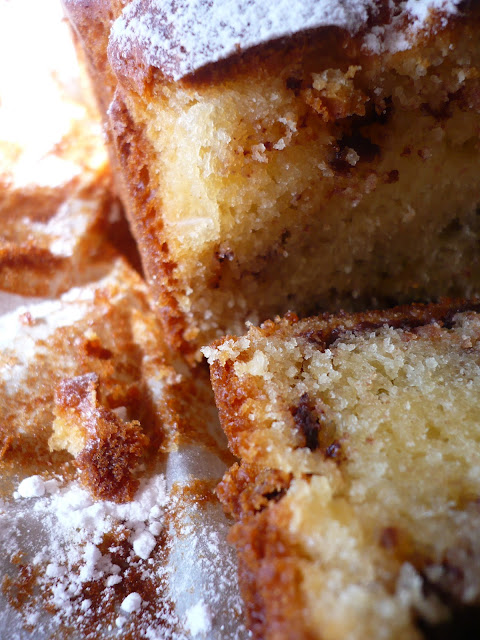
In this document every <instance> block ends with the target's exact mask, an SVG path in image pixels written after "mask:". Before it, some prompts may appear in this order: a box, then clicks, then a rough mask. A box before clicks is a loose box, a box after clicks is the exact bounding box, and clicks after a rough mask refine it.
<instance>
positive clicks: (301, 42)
mask: <svg viewBox="0 0 480 640" xmlns="http://www.w3.org/2000/svg"><path fill="white" fill-rule="evenodd" d="M65 6H66V9H67V13H68V15H69V17H70V19H71V21H72V23H73V25H74V28H75V29H76V31H77V34H78V36H79V39H80V41H81V42H82V43H83V46H84V49H85V52H86V55H87V56H88V57H89V65H90V69H91V72H92V77H93V78H94V81H95V83H96V87H97V93H98V95H99V97H100V101H101V104H102V105H104V109H105V110H106V113H105V117H106V121H107V128H108V130H109V136H110V141H111V144H112V148H113V149H114V155H115V158H116V163H117V166H118V170H119V172H120V173H121V182H122V184H123V198H124V201H125V204H126V207H127V212H128V216H129V219H130V223H131V226H132V229H133V232H134V235H135V237H136V240H137V242H138V245H139V248H140V252H141V255H142V259H143V265H144V268H145V272H146V275H147V279H148V281H149V283H150V285H151V287H152V289H153V291H154V294H155V296H156V299H157V301H158V309H159V312H160V314H161V316H162V317H163V319H164V326H165V329H166V331H167V334H168V336H169V340H170V343H171V344H172V345H174V346H175V347H176V348H179V349H182V350H184V351H187V352H188V351H190V352H191V351H195V349H197V348H198V346H199V345H201V344H206V343H208V342H209V341H210V340H211V339H212V338H213V337H214V336H215V335H221V334H223V333H225V332H234V333H239V332H242V331H243V330H244V322H245V320H247V319H249V320H252V321H262V320H264V319H266V318H268V317H273V315H274V314H275V313H285V312H286V311H287V310H292V309H293V310H295V311H296V312H298V313H301V314H305V313H307V312H312V310H334V309H337V308H339V307H343V308H350V309H354V308H357V309H359V310H361V309H363V308H366V307H371V306H372V305H373V306H378V305H380V306H384V305H388V306H390V305H391V304H392V303H401V302H402V301H403V302H410V301H412V300H422V299H424V300H427V299H428V300H431V299H434V298H437V297H438V296H442V295H447V294H448V295H471V294H472V293H477V292H478V291H479V284H480V281H479V276H480V265H479V261H478V251H477V247H478V233H477V232H478V229H477V227H478V216H477V213H476V211H477V207H478V205H479V203H480V186H479V180H478V167H479V160H480V150H479V136H478V132H479V125H480V113H479V112H480V105H479V99H478V96H479V87H480V84H479V82H480V80H479V69H480V39H479V37H478V34H479V25H480V17H479V16H480V9H479V3H478V2H477V1H476V0H475V1H473V2H469V3H459V2H457V1H456V0H448V1H444V0H424V1H423V0H422V1H420V2H403V1H402V2H400V1H398V0H396V1H394V2H390V3H387V2H375V1H373V0H356V1H355V2H352V3H342V2H337V1H332V2H330V1H328V2H327V0H322V1H321V2H306V3H305V2H294V3H293V4H292V2H290V1H287V0H282V1H280V2H275V3H262V2H238V1H236V2H220V0H219V1H214V2H209V3H203V2H201V1H200V0H198V1H196V2H183V1H182V2H177V1H175V2H173V0H172V1H169V0H134V1H132V2H129V3H125V2H114V1H113V0H111V1H109V0H95V1H93V2H92V1H91V0H88V2H87V1H86V0H80V1H79V0H65ZM107 104H108V108H105V105H107Z"/></svg>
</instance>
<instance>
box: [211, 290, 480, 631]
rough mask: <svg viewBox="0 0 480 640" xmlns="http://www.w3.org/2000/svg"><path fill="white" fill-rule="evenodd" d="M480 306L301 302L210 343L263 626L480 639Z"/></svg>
mask: <svg viewBox="0 0 480 640" xmlns="http://www.w3.org/2000/svg"><path fill="white" fill-rule="evenodd" d="M479 345H480V306H479V304H478V303H469V302H463V301H460V302H457V301H450V302H448V301H447V302H443V303H439V304H437V305H433V304H432V305H425V306H422V305H411V306H404V307H398V308H394V309H392V310H390V311H387V312H381V311H371V312H365V313H357V314H348V313H342V314H338V315H332V316H328V315H323V316H319V317H312V318H309V319H306V320H300V321H299V320H298V319H297V318H296V317H295V316H293V315H290V316H287V317H285V318H283V319H281V320H280V319H279V320H278V321H275V322H272V321H268V322H266V323H265V324H264V325H263V326H261V327H260V328H257V327H250V329H249V331H248V333H247V334H246V335H245V336H243V337H239V338H230V337H226V338H224V339H222V340H219V341H218V342H217V343H215V344H214V345H213V346H212V347H209V348H206V349H205V352H206V355H207V356H208V358H209V361H210V364H211V376H212V383H213V387H214V391H215V397H216V402H217V405H218V408H219V413H220V418H221V423H222V426H223V428H224V430H225V432H226V434H227V436H228V440H229V444H230V447H231V449H232V451H233V452H234V453H235V454H236V455H237V456H239V457H240V458H241V461H240V464H236V465H235V466H234V467H232V469H231V470H230V472H229V473H228V474H227V475H226V476H225V478H224V480H223V482H222V484H221V485H220V487H219V489H218V493H219V497H220V499H221V500H222V502H223V503H224V505H225V507H226V509H227V510H228V511H229V512H230V513H231V514H232V515H233V516H234V517H235V519H236V520H237V524H235V525H234V528H233V530H232V533H231V540H232V541H233V543H234V544H235V546H236V548H237V550H238V553H239V559H240V571H239V575H240V583H241V588H242V591H243V595H244V598H245V601H246V605H247V610H248V619H249V625H250V628H251V631H252V632H253V637H254V638H262V639H270V638H272V639H273V638H275V640H279V639H283V638H285V639H286V638H288V639H293V638H302V639H304V638H309V639H310V638H312V639H313V638H318V639H320V638H321V639H322V640H353V639H358V640H365V639H366V638H369V639H379V638H388V639H389V640H393V639H396V638H399V639H400V638H401V639H402V640H406V639H407V638H408V639H410V638H411V639H416V640H419V639H420V638H453V637H455V638H460V637H462V638H476V637H478V634H479V632H480V546H479V537H478V531H479V526H480V508H479V495H480V466H479V460H480V416H479V405H478V395H479V391H480V366H479V362H480V360H479Z"/></svg>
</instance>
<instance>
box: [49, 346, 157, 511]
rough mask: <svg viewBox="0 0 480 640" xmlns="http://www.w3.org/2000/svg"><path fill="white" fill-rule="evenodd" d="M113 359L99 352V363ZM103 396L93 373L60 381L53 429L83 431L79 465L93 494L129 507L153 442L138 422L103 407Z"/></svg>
mask: <svg viewBox="0 0 480 640" xmlns="http://www.w3.org/2000/svg"><path fill="white" fill-rule="evenodd" d="M112 355H113V354H112V353H111V352H110V351H109V350H108V349H107V350H106V349H101V350H97V353H96V357H98V358H100V359H109V358H111V357H112ZM99 392H100V384H99V378H98V376H97V375H96V374H93V373H90V374H85V375H83V376H77V377H75V378H67V379H65V380H62V381H61V382H60V384H59V385H58V386H57V389H56V391H55V409H54V413H55V423H54V429H56V428H61V429H62V431H64V432H67V433H69V432H73V433H75V432H79V433H78V437H79V439H81V440H82V441H83V442H82V448H81V450H80V451H79V452H78V453H77V455H76V462H77V465H78V468H79V469H80V472H81V478H82V482H83V483H84V484H85V486H86V487H87V488H88V489H89V491H90V492H91V493H92V495H93V496H95V497H96V498H100V499H103V500H113V501H115V502H126V501H128V500H131V499H132V498H133V496H134V494H135V492H136V490H137V488H138V484H139V482H138V479H137V478H136V477H135V475H134V474H135V470H136V466H137V465H138V463H139V462H140V460H141V458H142V456H143V455H144V453H145V452H146V448H147V446H148V444H149V438H148V437H147V436H146V435H145V434H144V433H143V430H142V428H141V425H140V422H139V421H138V420H132V421H130V422H126V421H124V420H122V419H120V418H119V417H118V416H117V415H116V414H115V413H114V412H113V411H112V410H110V409H108V408H106V407H105V406H103V405H102V401H101V398H100V397H99ZM55 425H57V426H55ZM68 437H69V436H68V435H67V438H68Z"/></svg>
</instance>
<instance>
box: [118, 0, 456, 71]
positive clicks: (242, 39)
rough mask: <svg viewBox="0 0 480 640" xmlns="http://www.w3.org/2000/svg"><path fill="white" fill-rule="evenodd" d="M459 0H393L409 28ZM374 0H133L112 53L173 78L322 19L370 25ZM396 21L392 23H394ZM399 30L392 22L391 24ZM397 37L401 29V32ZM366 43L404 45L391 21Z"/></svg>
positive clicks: (353, 26) (450, 9)
mask: <svg viewBox="0 0 480 640" xmlns="http://www.w3.org/2000/svg"><path fill="white" fill-rule="evenodd" d="M459 2H460V0H405V1H403V2H398V0H397V1H396V2H394V1H393V0H390V2H389V3H388V6H389V8H390V9H391V11H392V14H393V9H396V10H395V16H396V17H395V25H398V24H400V20H401V19H403V18H404V17H408V19H409V21H410V27H409V29H410V32H413V31H415V30H417V29H418V28H420V27H421V26H422V23H424V21H425V19H426V18H427V17H428V14H429V12H430V10H438V11H442V12H445V13H446V14H451V13H454V12H456V10H457V5H458V4H459ZM378 6H379V3H378V2H376V1H375V0H354V1H348V0H320V1H318V0H316V1H315V0H310V1H302V2H300V1H297V2H295V0H293V1H292V0H277V1H276V2H262V1H261V0H210V1H209V2H205V1H204V0H189V1H188V2H185V1H184V2H177V1H174V0H133V1H132V2H130V3H129V4H128V5H127V6H126V7H125V9H124V10H123V12H122V14H121V16H120V17H119V18H118V19H117V20H116V21H115V22H114V24H113V27H112V31H111V37H110V58H111V61H112V64H113V66H114V67H115V66H116V65H115V62H116V59H117V62H122V61H124V60H127V59H128V58H131V57H133V58H135V59H138V58H139V57H141V59H142V61H143V62H144V63H145V64H147V65H149V66H154V67H158V68H160V69H162V71H163V72H164V73H165V74H166V75H167V76H170V77H171V78H172V79H173V80H174V81H176V80H179V79H180V78H182V77H184V76H186V75H188V74H189V73H192V72H194V71H196V70H198V69H200V68H201V67H203V66H205V65H207V64H209V63H214V62H218V61H219V60H223V59H226V58H228V57H229V56H231V55H233V54H236V53H239V52H240V51H245V50H247V49H249V48H251V47H254V46H256V45H258V44H261V43H262V42H268V41H270V40H275V39H277V38H282V37H286V36H289V35H291V34H294V33H298V32H301V31H305V30H308V29H314V28H319V27H322V26H337V27H340V28H342V29H346V30H347V31H349V32H350V33H357V32H358V31H359V30H360V29H362V28H363V27H365V24H366V22H367V19H368V17H369V16H370V15H373V16H375V15H376V14H377V12H378ZM395 25H393V23H392V26H394V27H395ZM394 30H395V29H394ZM397 36H398V34H397ZM365 44H366V46H369V47H371V48H373V50H374V51H377V50H378V49H379V48H387V47H388V48H390V49H397V50H398V49H403V48H405V47H406V46H407V40H406V39H405V37H404V36H400V37H394V36H393V34H392V30H391V29H388V27H385V26H384V27H377V28H375V31H374V32H373V38H372V37H370V38H368V37H367V39H366V40H365Z"/></svg>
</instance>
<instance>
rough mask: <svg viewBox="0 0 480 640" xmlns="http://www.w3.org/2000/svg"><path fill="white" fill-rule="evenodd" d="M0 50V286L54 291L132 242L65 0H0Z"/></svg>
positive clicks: (96, 271) (93, 272) (92, 275)
mask: <svg viewBox="0 0 480 640" xmlns="http://www.w3.org/2000/svg"><path fill="white" fill-rule="evenodd" d="M25 16H28V20H25ZM20 33H21V34H22V36H21V37H19V34H20ZM46 34H48V40H47V38H46ZM26 42H28V47H27V45H26ZM27 48H28V51H27ZM0 56H1V58H2V60H4V61H5V63H4V64H2V66H1V69H0V288H1V289H3V290H8V291H11V292H13V293H20V294H24V295H39V296H43V295H52V296H56V295H58V294H59V293H60V292H62V291H65V290H67V289H69V288H70V287H71V286H72V285H73V284H75V283H77V284H81V283H84V282H88V280H89V279H96V278H99V277H101V274H102V270H103V272H104V273H106V271H107V270H108V266H106V265H105V258H106V257H107V254H108V252H109V251H110V253H111V259H113V257H114V253H113V252H112V251H111V250H109V248H108V244H117V245H118V246H119V247H121V249H122V250H124V251H125V252H126V253H128V255H132V256H135V252H134V251H132V249H131V247H132V245H133V242H132V240H131V236H129V233H128V229H127V225H126V222H125V220H124V218H123V212H122V211H121V208H120V204H119V201H118V198H117V197H116V196H114V194H113V190H112V176H111V172H110V167H109V163H108V155H107V151H106V148H105V144H104V140H103V134H102V125H101V120H100V116H99V113H98V110H97V108H96V105H95V101H94V98H93V96H92V94H91V89H90V87H89V84H88V80H87V77H86V73H85V71H84V70H83V68H82V66H81V65H80V64H79V63H78V62H77V60H76V54H75V49H74V46H73V44H72V40H71V36H70V33H69V27H68V24H66V22H65V19H64V17H63V12H62V8H61V6H60V4H59V2H57V0H45V1H44V2H41V3H38V2H35V0H15V1H14V2H4V3H2V4H1V6H0ZM6 61H8V63H7V62H6ZM105 267H106V268H105Z"/></svg>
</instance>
